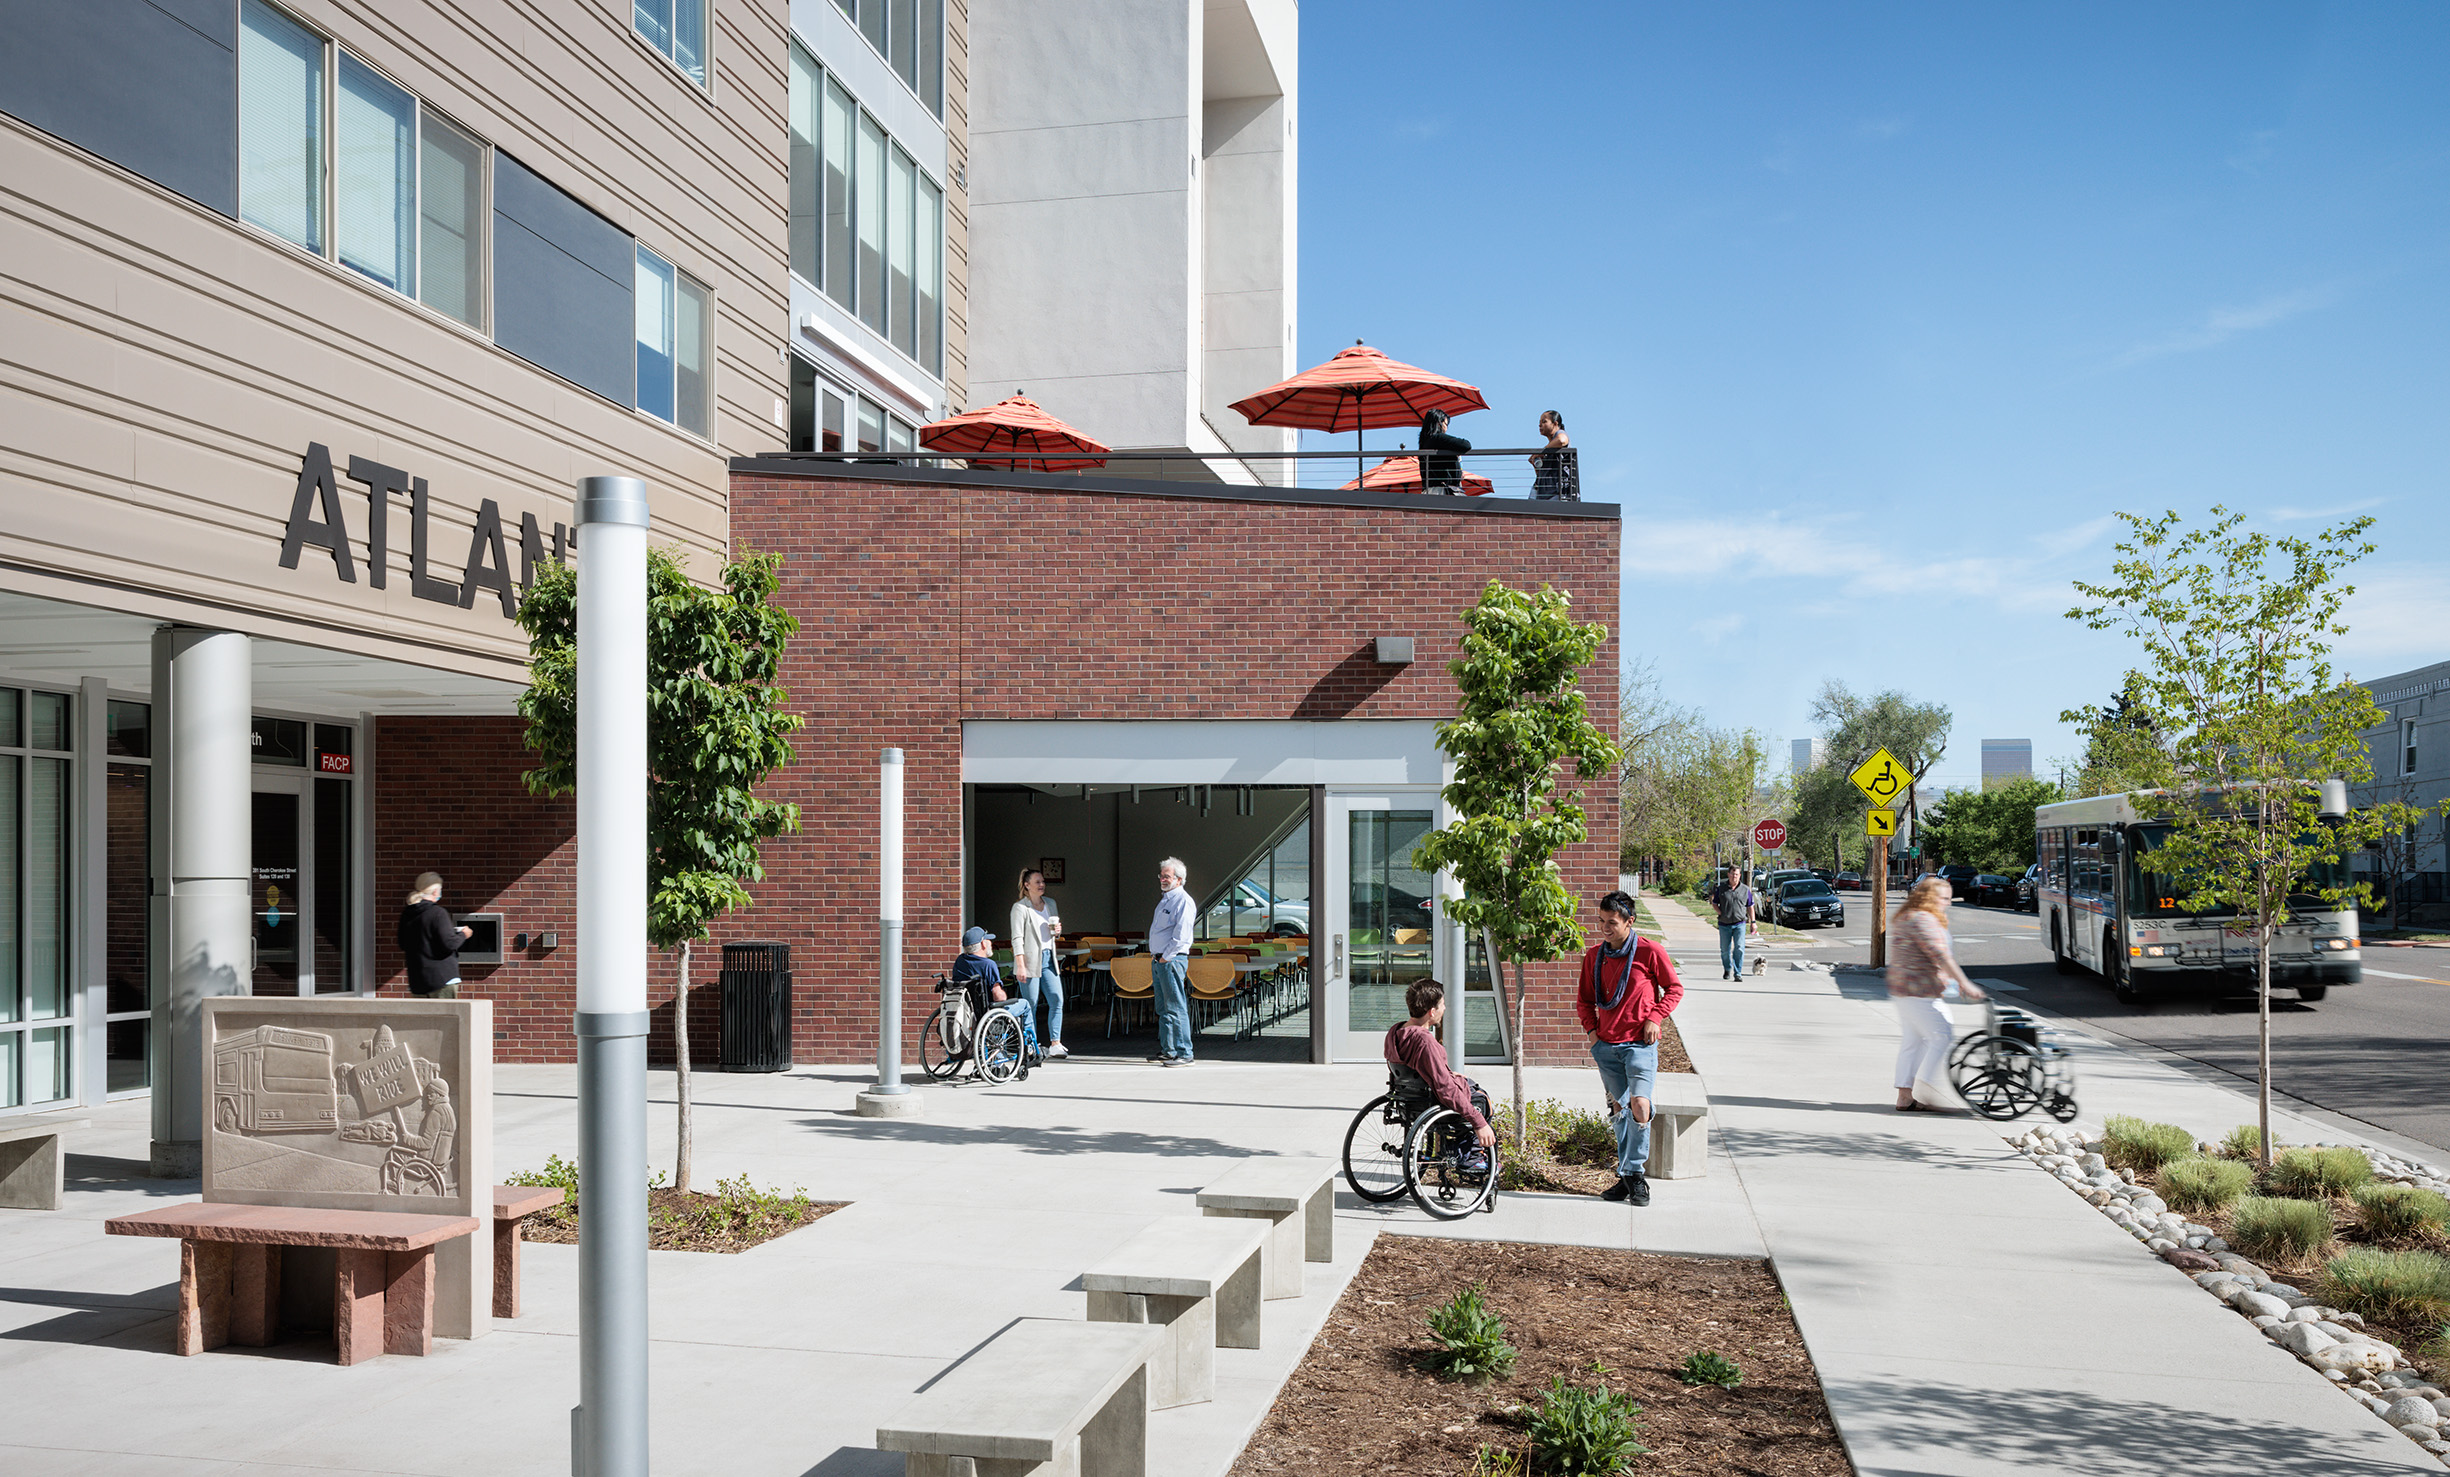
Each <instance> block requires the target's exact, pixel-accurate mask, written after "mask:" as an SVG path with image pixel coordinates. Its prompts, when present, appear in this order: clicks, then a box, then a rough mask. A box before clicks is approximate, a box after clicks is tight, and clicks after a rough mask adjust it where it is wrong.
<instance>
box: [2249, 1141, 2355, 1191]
mask: <svg viewBox="0 0 2450 1477" xmlns="http://www.w3.org/2000/svg"><path fill="white" fill-rule="evenodd" d="M2372 1178H2373V1161H2372V1160H2370V1159H2367V1158H2366V1157H2365V1156H2364V1154H2362V1153H2361V1152H2359V1151H2357V1150H2355V1149H2350V1148H2331V1149H2289V1150H2287V1151H2285V1152H2283V1153H2282V1154H2281V1155H2280V1157H2279V1158H2277V1159H2275V1160H2273V1161H2272V1163H2271V1173H2270V1174H2269V1175H2268V1176H2266V1180H2267V1182H2268V1185H2269V1187H2270V1188H2271V1189H2274V1190H2277V1191H2279V1192H2280V1193H2281V1194H2283V1195H2294V1196H2296V1197H2297V1198H2299V1199H2301V1200H2320V1199H2323V1198H2325V1197H2327V1196H2331V1195H2345V1194H2347V1193H2348V1192H2349V1191H2350V1190H2353V1189H2355V1188H2356V1187H2357V1186H2359V1185H2361V1184H2364V1183H2365V1182H2366V1181H2367V1180H2370V1179H2372Z"/></svg>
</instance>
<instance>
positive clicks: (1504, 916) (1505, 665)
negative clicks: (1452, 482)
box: [1412, 580, 1621, 1153]
mask: <svg viewBox="0 0 2450 1477" xmlns="http://www.w3.org/2000/svg"><path fill="white" fill-rule="evenodd" d="M1572 603H1573V602H1572V597H1571V596H1569V595H1567V594H1566V593H1565V592H1563V591H1561V590H1552V589H1549V588H1548V587H1546V586H1542V587H1541V589H1540V592H1539V593H1538V594H1536V595H1530V594H1525V593H1523V592H1521V591H1519V590H1510V589H1508V588H1506V587H1505V586H1504V585H1503V584H1500V583H1499V582H1497V581H1496V580H1491V581H1489V585H1488V588H1487V589H1485V590H1483V591H1481V594H1480V603H1479V604H1477V605H1475V606H1473V607H1472V608H1471V609H1470V610H1468V611H1465V612H1464V615H1463V623H1464V636H1463V655H1462V656H1461V657H1460V658H1459V659H1457V660H1455V661H1451V662H1449V663H1447V664H1446V669H1447V671H1449V672H1451V673H1453V674H1454V678H1455V686H1456V689H1457V703H1456V714H1455V717H1453V718H1452V719H1450V720H1448V721H1447V722H1444V723H1441V724H1439V725H1438V747H1439V748H1440V749H1442V750H1444V751H1445V753H1446V754H1447V755H1448V756H1449V757H1450V758H1452V759H1453V760H1454V762H1455V779H1454V783H1452V784H1450V785H1448V786H1447V787H1446V790H1445V797H1446V803H1447V804H1448V805H1450V806H1452V807H1454V810H1455V813H1456V819H1455V821H1454V823H1453V824H1452V825H1449V826H1446V827H1444V828H1442V829H1440V830H1437V831H1433V832H1431V833H1430V834H1429V835H1428V836H1426V837H1423V838H1422V840H1421V843H1420V845H1418V846H1416V847H1414V848H1413V852H1412V864H1413V865H1414V866H1416V867H1418V868H1420V869H1421V870H1422V871H1424V872H1436V871H1440V870H1452V871H1453V872H1454V874H1455V878H1456V880H1457V881H1459V882H1460V883H1462V884H1463V896H1462V897H1459V898H1446V899H1442V900H1441V901H1440V902H1439V904H1438V906H1439V907H1441V908H1443V909H1445V910H1446V914H1447V916H1448V917H1451V918H1453V919H1454V920H1455V921H1456V922H1457V923H1460V924H1462V925H1463V927H1464V928H1466V929H1469V930H1471V931H1473V932H1476V933H1478V934H1479V935H1480V937H1481V942H1482V947H1483V948H1485V949H1486V950H1487V952H1488V958H1489V973H1490V975H1491V977H1492V979H1493V982H1494V983H1495V984H1496V985H1497V990H1498V1001H1497V1003H1498V1008H1499V1009H1500V1010H1504V1011H1506V1012H1507V1016H1508V1019H1509V1020H1511V1021H1512V1023H1513V1035H1512V1040H1513V1043H1514V1052H1513V1056H1514V1142H1515V1149H1516V1151H1517V1152H1518V1153H1519V1152H1521V1151H1522V1149H1523V1146H1524V1135H1525V1130H1526V1127H1527V1125H1526V1123H1525V1121H1524V1101H1523V1016H1524V989H1525V981H1524V975H1523V966H1524V964H1525V963H1526V962H1528V961H1531V960H1548V959H1555V958H1558V957H1560V956H1562V955H1565V954H1568V953H1572V952H1574V951H1576V950H1579V949H1580V948H1581V947H1582V927H1581V925H1580V924H1579V923H1578V922H1577V921H1576V919H1575V914H1576V912H1577V911H1578V909H1579V903H1578V900H1577V899H1576V898H1575V897H1574V895H1573V893H1571V892H1569V891H1568V890H1567V889H1566V886H1565V881H1564V879H1563V878H1562V877H1561V876H1560V875H1559V874H1558V869H1557V863H1556V855H1557V853H1558V852H1559V851H1560V850H1562V849H1563V848H1565V847H1567V846H1571V845H1574V844H1576V843H1577V842H1581V841H1584V840H1587V839H1588V838H1589V835H1590V832H1589V830H1588V828H1587V827H1586V826H1585V825H1584V824H1583V812H1582V806H1581V805H1580V803H1579V802H1580V800H1581V798H1582V795H1581V792H1580V791H1560V790H1559V789H1558V787H1557V769H1558V766H1560V765H1562V764H1564V763H1565V762H1566V761H1567V760H1569V759H1570V760H1572V761H1573V762H1574V766H1575V773H1576V774H1577V775H1578V776H1579V777H1581V778H1583V779H1586V780H1589V779H1596V778H1599V777H1602V776H1604V775H1606V774H1607V773H1608V772H1609V771H1610V770H1611V769H1614V768H1615V767H1616V765H1617V763H1618V761H1619V759H1620V758H1621V755H1620V752H1619V750H1618V748H1617V746H1616V743H1615V741H1614V740H1612V739H1610V738H1609V737H1608V735H1607V734H1605V733H1603V732H1601V731H1600V729H1599V728H1598V727H1597V726H1595V725H1594V724H1593V723H1592V722H1591V719H1590V716H1589V712H1588V707H1589V704H1588V702H1587V700H1586V699H1585V698H1584V696H1583V693H1582V688H1581V686H1580V683H1579V676H1578V674H1579V673H1580V672H1581V670H1582V669H1583V668H1584V667H1586V666H1589V665H1590V664H1591V659H1592V658H1593V657H1595V656H1597V655H1598V654H1599V648H1600V645H1601V644H1602V643H1603V642H1605V641H1606V640H1607V639H1608V628H1607V627H1605V626H1602V625H1596V624H1593V625H1580V624H1577V623H1576V622H1575V621H1574V619H1573V617H1572V615H1571V614H1570V610H1571V607H1572ZM1507 964H1512V965H1513V966H1514V994H1513V998H1512V1001H1511V1003H1509V1001H1508V999H1507V995H1506V985H1505V966H1506V965H1507Z"/></svg>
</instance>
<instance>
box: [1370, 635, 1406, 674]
mask: <svg viewBox="0 0 2450 1477" xmlns="http://www.w3.org/2000/svg"><path fill="white" fill-rule="evenodd" d="M1378 665H1380V666H1382V667H1409V666H1411V665H1412V638H1411V637H1409V636H1381V637H1379V638H1378Z"/></svg>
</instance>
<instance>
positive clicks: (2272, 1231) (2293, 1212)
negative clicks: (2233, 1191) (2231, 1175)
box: [2228, 1195, 2331, 1261]
mask: <svg viewBox="0 0 2450 1477" xmlns="http://www.w3.org/2000/svg"><path fill="white" fill-rule="evenodd" d="M2228 1240H2229V1242H2230V1244H2231V1245H2233V1246H2235V1247H2236V1248H2237V1249H2238V1250H2239V1251H2242V1252H2244V1253H2245V1254H2246V1255H2248V1256H2259V1257H2277V1258H2281V1259H2283V1260H2288V1261H2298V1260H2302V1259H2303V1258H2306V1257H2310V1256H2312V1255H2314V1254H2315V1253H2316V1252H2319V1251H2321V1250H2322V1249H2323V1248H2325V1247H2327V1246H2329V1245H2330V1244H2331V1208H2330V1207H2329V1206H2328V1205H2325V1204H2323V1203H2322V1202H2320V1201H2317V1200H2294V1199H2290V1198H2287V1197H2285V1196H2278V1195H2248V1196H2246V1197H2245V1198H2244V1199H2241V1200H2239V1201H2238V1202H2237V1203H2236V1204H2234V1205H2232V1206H2230V1207H2229V1236H2228Z"/></svg>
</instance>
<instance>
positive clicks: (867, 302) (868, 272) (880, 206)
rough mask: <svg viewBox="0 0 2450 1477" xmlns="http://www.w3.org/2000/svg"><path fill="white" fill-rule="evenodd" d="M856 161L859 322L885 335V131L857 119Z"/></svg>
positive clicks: (871, 121)
mask: <svg viewBox="0 0 2450 1477" xmlns="http://www.w3.org/2000/svg"><path fill="white" fill-rule="evenodd" d="M854 154H855V157H856V158H857V160H858V164H857V167H856V168H855V170H854V171H853V181H852V184H853V188H854V190H855V192H856V194H857V203H856V205H855V207H854V213H855V215H856V217H857V221H856V224H857V225H858V228H859V321H860V322H862V323H865V324H866V325H868V326H869V327H870V328H872V329H875V330H876V332H877V333H878V334H880V335H881V334H883V333H884V331H885V131H884V130H883V129H881V128H879V127H877V126H876V120H875V119H873V118H871V117H869V116H868V115H867V114H866V113H864V112H862V113H861V114H860V115H859V141H858V144H857V145H856V147H855V151H854Z"/></svg>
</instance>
